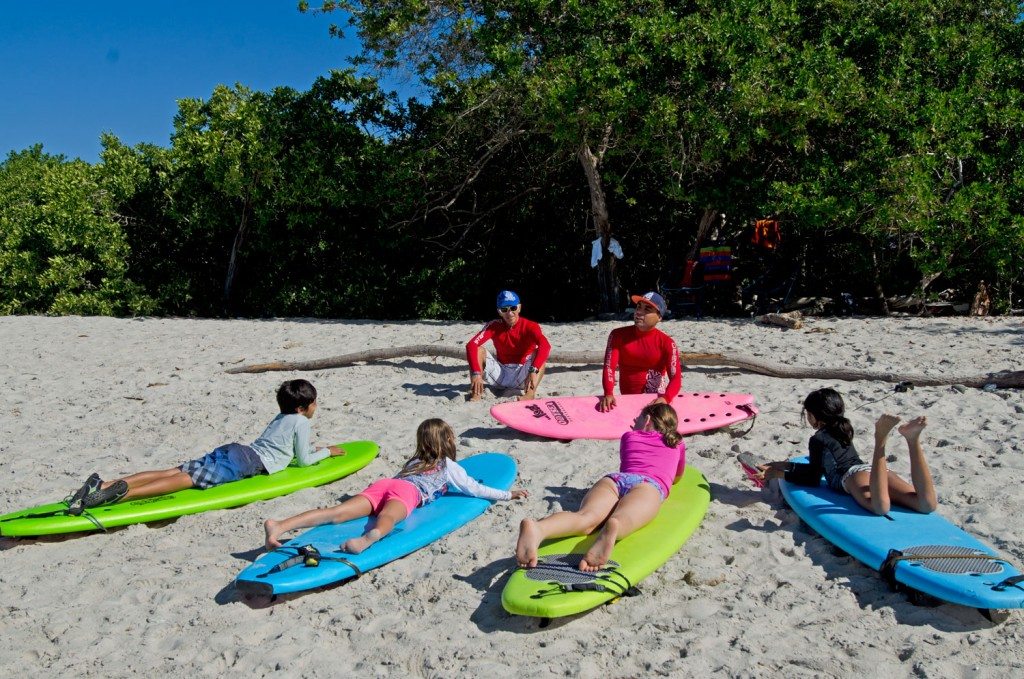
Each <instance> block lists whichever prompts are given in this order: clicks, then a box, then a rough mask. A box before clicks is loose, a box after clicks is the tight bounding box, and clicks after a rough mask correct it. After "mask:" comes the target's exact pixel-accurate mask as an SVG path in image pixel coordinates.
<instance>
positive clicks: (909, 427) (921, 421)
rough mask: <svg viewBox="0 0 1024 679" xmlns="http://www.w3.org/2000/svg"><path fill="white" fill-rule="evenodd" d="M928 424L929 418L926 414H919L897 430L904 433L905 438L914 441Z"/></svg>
mask: <svg viewBox="0 0 1024 679" xmlns="http://www.w3.org/2000/svg"><path fill="white" fill-rule="evenodd" d="M927 425H928V418H926V417H925V416H924V415H919V416H918V417H915V418H914V419H912V420H910V421H909V422H907V423H906V424H904V425H903V426H902V427H900V428H899V429H897V430H896V431H898V432H899V433H900V434H902V435H903V438H905V439H907V441H912V440H914V439H917V438H919V437H920V436H921V432H922V431H924V428H925V427H926V426H927Z"/></svg>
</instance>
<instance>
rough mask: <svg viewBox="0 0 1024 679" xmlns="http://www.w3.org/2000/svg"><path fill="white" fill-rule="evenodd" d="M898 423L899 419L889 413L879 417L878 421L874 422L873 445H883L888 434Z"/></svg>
mask: <svg viewBox="0 0 1024 679" xmlns="http://www.w3.org/2000/svg"><path fill="white" fill-rule="evenodd" d="M899 423H900V418H898V417H896V416H895V415H890V414H889V413H886V414H884V415H882V416H881V417H879V418H878V421H876V422H875V444H876V445H877V444H879V443H885V440H886V439H887V438H889V432H891V431H892V429H893V427H895V426H896V425H897V424H899Z"/></svg>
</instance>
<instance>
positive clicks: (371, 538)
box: [341, 528, 382, 554]
mask: <svg viewBox="0 0 1024 679" xmlns="http://www.w3.org/2000/svg"><path fill="white" fill-rule="evenodd" d="M381 537H382V536H381V534H380V531H379V530H377V529H376V528H374V529H373V530H371V531H368V532H367V533H366V534H365V535H363V536H362V537H358V538H352V539H351V540H346V541H345V544H343V545H342V546H341V551H343V552H348V553H349V554H359V553H360V552H362V551H363V550H365V549H366V548H367V547H369V546H370V545H372V544H373V543H375V542H377V540H380V539H381Z"/></svg>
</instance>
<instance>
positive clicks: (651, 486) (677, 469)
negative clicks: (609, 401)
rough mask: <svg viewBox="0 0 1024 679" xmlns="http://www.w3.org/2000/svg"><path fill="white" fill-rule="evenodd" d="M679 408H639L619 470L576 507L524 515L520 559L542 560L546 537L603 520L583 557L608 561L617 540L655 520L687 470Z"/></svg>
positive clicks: (530, 563)
mask: <svg viewBox="0 0 1024 679" xmlns="http://www.w3.org/2000/svg"><path fill="white" fill-rule="evenodd" d="M678 429H679V420H678V417H677V416H676V411H675V410H674V409H673V408H672V406H670V405H668V404H667V403H653V404H651V405H648V406H647V407H646V408H644V409H643V410H641V411H640V414H639V415H638V416H637V418H636V420H635V421H634V423H633V430H632V431H628V432H626V433H625V434H623V435H622V439H621V442H620V443H619V471H618V472H617V473H613V474H608V475H606V476H604V477H603V478H602V479H601V480H600V481H598V482H597V483H595V484H594V486H593V488H591V489H590V491H589V492H588V493H587V495H586V496H585V497H584V498H583V504H582V505H581V506H580V508H579V510H578V511H575V512H558V513H555V514H552V515H550V516H547V517H545V518H543V519H541V520H540V521H534V520H533V519H523V521H522V523H520V524H519V539H518V541H517V542H516V562H518V564H519V565H520V566H521V567H523V568H533V567H534V566H536V565H537V549H538V547H540V543H541V542H543V541H544V540H546V539H547V538H556V537H567V536H570V535H590V534H591V533H593V532H594V531H595V530H596V529H597V527H598V526H600V525H601V524H602V523H603V524H604V527H603V528H602V529H601V532H600V533H599V534H598V537H597V540H596V541H595V542H594V544H593V545H592V546H591V547H590V549H589V550H588V551H587V553H586V554H584V555H583V558H582V559H581V560H580V565H579V568H580V570H581V571H590V572H592V571H597V570H600V569H601V567H602V566H604V565H605V564H606V563H608V559H610V558H611V554H612V549H613V548H614V547H615V542H616V541H617V540H620V539H622V538H624V537H626V536H627V535H629V534H631V533H633V532H635V531H637V530H639V529H641V528H643V527H644V526H646V525H647V524H648V523H650V522H651V521H652V520H653V519H654V517H655V516H657V515H658V510H659V509H660V508H661V503H662V502H663V501H664V500H665V498H667V497H668V494H669V490H670V488H671V486H672V485H673V484H674V483H675V482H676V481H678V480H679V478H680V477H682V475H683V471H684V469H685V466H686V445H685V444H683V441H682V439H683V437H682V436H681V435H680V434H679V431H678Z"/></svg>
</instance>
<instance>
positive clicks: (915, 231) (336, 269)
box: [0, 0, 1024, 320]
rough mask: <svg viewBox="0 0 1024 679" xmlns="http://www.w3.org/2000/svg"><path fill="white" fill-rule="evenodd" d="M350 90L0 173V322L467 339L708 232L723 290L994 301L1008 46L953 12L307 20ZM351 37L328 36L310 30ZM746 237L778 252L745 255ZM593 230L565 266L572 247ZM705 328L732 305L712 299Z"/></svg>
mask: <svg viewBox="0 0 1024 679" xmlns="http://www.w3.org/2000/svg"><path fill="white" fill-rule="evenodd" d="M320 9H322V10H325V11H331V10H335V9H343V10H345V13H344V14H340V13H339V15H338V16H339V17H345V18H347V19H348V21H349V27H351V29H353V30H355V31H356V32H357V34H358V35H359V37H360V39H361V40H362V42H363V44H364V48H365V49H364V52H363V54H362V56H361V58H360V63H359V66H360V67H362V68H363V69H364V70H366V71H373V70H377V71H381V72H383V71H386V70H387V69H390V68H396V67H397V68H404V69H408V70H411V71H413V72H414V73H416V74H418V76H419V77H420V78H421V79H422V83H423V87H424V88H425V91H426V92H427V93H428V94H429V98H428V102H427V103H424V102H422V101H417V100H415V99H413V100H410V101H408V102H404V103H403V102H399V101H397V100H396V99H395V98H394V96H393V95H386V94H384V93H383V92H381V91H380V89H379V87H378V86H377V84H376V81H375V80H373V79H370V78H361V77H357V76H355V75H354V74H353V72H349V71H338V72H333V73H331V74H330V75H327V76H325V77H323V78H321V79H320V80H318V81H317V82H316V83H315V84H314V85H313V86H312V87H311V88H310V90H309V91H308V92H297V91H295V90H291V89H287V88H279V89H276V90H274V91H272V92H252V91H248V90H246V89H244V88H242V87H234V88H228V87H218V88H216V89H215V91H214V92H213V93H212V94H211V96H210V97H209V98H208V99H207V100H182V101H181V102H179V111H178V115H177V116H176V118H175V128H174V134H173V136H172V139H171V144H170V147H169V148H162V147H157V146H152V145H140V146H137V147H134V148H129V147H126V146H124V145H123V144H121V143H120V142H119V141H118V140H117V139H116V138H113V137H106V138H104V152H103V155H102V159H101V162H100V163H98V164H96V165H94V166H90V165H88V164H86V163H82V162H81V161H68V160H66V159H64V158H61V157H53V156H48V155H46V154H45V153H43V152H42V150H41V149H39V148H34V149H29V150H27V151H22V152H19V153H12V154H11V155H10V156H9V157H8V158H7V160H6V161H4V162H3V163H2V164H0V238H2V241H3V251H2V252H0V272H2V274H3V276H4V281H5V283H4V286H3V289H2V291H0V311H2V312H5V313H37V312H45V313H104V314H137V313H164V314H197V315H218V314H225V313H226V314H237V315H249V316H271V315H274V316H281V315H287V316H322V317H331V316H333V317H368V318H407V317H430V318H480V317H484V316H487V315H489V314H490V313H491V308H490V307H491V306H492V304H493V303H492V299H493V294H494V292H495V291H496V290H497V289H499V288H501V287H513V288H515V289H517V290H519V291H520V293H521V294H522V295H524V298H525V300H526V303H527V306H528V309H529V315H531V316H533V317H537V318H542V319H544V318H558V319H566V320H568V319H573V318H580V317H583V316H586V315H589V314H592V313H594V312H597V311H607V310H613V309H619V310H621V309H622V308H623V307H625V306H626V301H625V299H626V297H625V295H626V293H627V292H630V293H635V292H642V291H644V290H647V289H651V288H653V287H655V286H657V285H659V284H664V283H665V282H666V281H669V280H670V279H671V277H677V276H678V270H679V268H680V266H681V265H682V262H683V261H684V260H685V259H686V257H687V255H688V253H690V252H691V251H692V249H693V248H694V247H695V246H696V245H701V244H708V243H710V242H711V238H712V235H711V234H710V233H709V232H708V231H707V230H706V229H702V228H701V227H702V226H703V227H707V226H709V225H712V221H714V220H710V221H709V217H710V216H713V215H714V216H717V215H722V214H724V215H725V219H724V220H721V219H720V218H718V221H714V224H713V226H715V227H717V234H715V235H717V242H719V243H724V244H727V245H731V246H733V248H734V252H735V254H736V256H737V257H736V265H737V269H736V278H737V289H736V295H735V296H736V297H737V298H739V297H740V295H739V291H740V290H741V289H742V288H743V287H744V286H748V287H749V286H750V285H752V284H753V283H754V282H756V281H764V280H767V279H769V278H770V277H771V276H780V277H786V276H789V277H790V279H791V280H798V281H799V283H798V284H799V286H800V291H801V292H802V293H803V294H806V295H819V296H827V297H830V298H832V299H838V297H839V295H840V294H841V293H844V292H845V293H850V295H851V296H852V297H854V298H857V299H861V300H875V301H876V302H877V304H876V305H875V306H873V307H870V308H875V309H878V310H881V309H884V308H885V307H884V299H885V298H886V297H887V296H891V295H895V294H904V295H905V294H917V295H919V296H921V295H924V296H927V295H929V294H934V293H935V292H937V291H939V290H953V291H954V292H953V295H954V298H955V299H958V300H969V299H970V297H971V296H972V295H973V294H974V293H975V291H976V290H977V288H978V285H979V282H980V281H982V280H984V281H985V282H986V283H987V284H988V285H989V286H990V290H991V292H992V295H993V298H994V302H995V305H996V308H997V309H1001V310H1007V309H1008V308H1010V307H1011V306H1020V305H1019V296H1020V293H1021V288H1022V283H1024V281H1022V271H1024V210H1022V204H1024V95H1022V90H1024V87H1022V84H1024V78H1022V75H1024V71H1022V69H1024V31H1022V28H1021V24H1020V23H1018V21H1017V16H1018V12H1019V9H1018V6H1017V3H1016V2H1009V1H1004V0H999V1H997V0H981V1H980V2H976V3H966V4H965V3H962V2H953V1H952V0H898V1H897V0H856V1H852V0H695V1H690V2H682V1H677V2H670V1H667V0H660V1H657V0H632V1H627V0H595V1H588V2H582V1H580V0H560V1H555V0H501V1H498V0H466V1H458V0H385V1H382V2H372V3H370V2H366V3H363V2H354V1H350V2H328V3H325V5H324V6H323V7H322V8H320ZM349 27H343V28H339V29H336V30H337V32H341V31H342V30H349ZM766 216H773V217H774V218H775V219H777V220H778V221H779V223H780V224H781V226H782V245H781V246H780V247H779V248H778V249H777V250H775V251H771V252H766V251H763V250H759V249H757V248H755V247H753V246H751V245H750V236H751V227H752V224H753V221H754V220H755V219H759V218H764V217H766ZM595 238H597V239H600V240H601V241H602V242H603V244H604V245H607V244H608V243H609V241H610V239H612V238H614V239H616V240H617V241H618V242H620V243H621V245H622V247H623V249H624V251H625V257H624V258H623V259H622V260H621V261H617V260H615V259H614V258H613V257H611V256H610V255H608V254H607V253H606V254H605V255H604V256H603V257H602V259H601V261H600V265H599V266H598V267H597V268H596V269H592V268H591V262H590V255H591V241H592V240H594V239H595ZM721 308H722V310H723V311H727V312H728V311H739V310H740V307H739V306H738V304H735V303H733V296H731V295H729V296H727V297H726V298H725V299H724V300H722V306H721Z"/></svg>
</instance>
